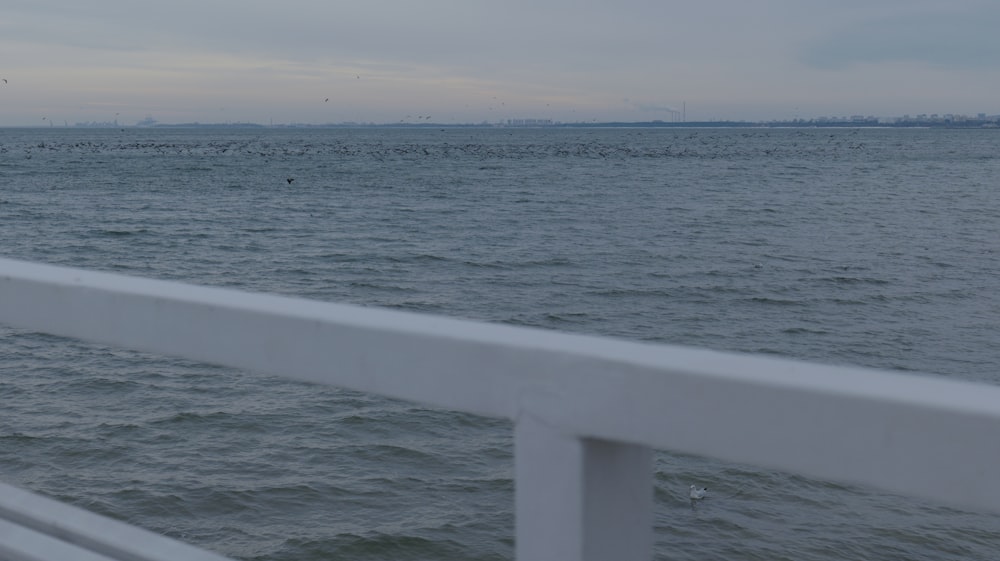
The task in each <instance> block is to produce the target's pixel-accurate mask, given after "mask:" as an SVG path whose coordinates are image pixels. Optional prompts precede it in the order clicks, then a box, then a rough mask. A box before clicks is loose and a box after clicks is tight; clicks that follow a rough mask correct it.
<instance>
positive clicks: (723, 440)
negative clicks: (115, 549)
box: [0, 259, 1000, 561]
mask: <svg viewBox="0 0 1000 561" xmlns="http://www.w3.org/2000/svg"><path fill="white" fill-rule="evenodd" d="M0 322H2V323H5V324H9V325H14V326H21V327H26V328H30V329H35V330H39V331H44V332H47V333H53V334H57V335H64V336H69V337H77V338H81V339H89V340H93V341H99V342H104V343H108V344H113V345H119V346H123V347H129V348H133V349H139V350H146V351H152V352H157V353H162V354H167V355H175V356H181V357H185V358H188V359H193V360H198V361H204V362H209V363H214V364H220V365H226V366H231V367H236V368H240V369H245V370H249V371H257V372H265V373H270V374H277V375H282V376H287V377H290V378H294V379H298V380H305V381H310V382H317V383H322V384H329V385H334V386H339V387H343V388H350V389H354V390H359V391H364V392H371V393H374V394H379V395H384V396H388V397H393V398H399V399H405V400H411V401H417V402H421V403H425V404H429V405H433V406H437V407H442V408H447V409H454V410H460V411H466V412H469V413H475V414H479V415H487V416H492V417H502V418H506V419H510V420H512V421H513V422H514V423H515V447H514V448H515V449H514V455H515V477H516V484H515V505H516V506H515V508H516V554H517V558H518V559H519V560H520V561H528V560H538V561H551V560H554V559H559V560H587V561H596V560H606V559H616V560H628V559H635V560H638V559H648V558H649V557H650V556H651V543H652V452H651V450H653V449H662V450H671V451H675V452H681V453H688V454H696V455H702V456H707V457H712V458H717V459H721V460H728V461H734V462H741V463H749V464H756V465H759V466H763V467H768V468H775V469H780V470H786V471H791V472H796V473H799V474H803V475H807V476H811V477H815V478H820V479H826V480H833V481H841V482H849V483H857V484H863V485H870V486H874V487H878V488H882V489H885V490H888V491H893V492H898V493H903V494H908V495H912V496H918V497H924V498H929V499H932V500H938V501H942V502H945V503H949V504H956V505H962V506H966V507H972V508H980V509H986V510H991V511H996V510H1000V445H998V440H997V438H998V435H1000V387H996V386H989V385H983V384H974V383H970V382H962V381H955V380H947V379H942V378H935V377H925V376H912V375H901V374H896V373H889V372H882V371H875V370H866V369H859V368H842V367H832V366H821V365H817V364H808V363H803V362H796V361H791V360H782V359H775V358H766V357H759V356H746V355H739V354H729V353H720V352H711V351H704V350H694V349H689V348H678V347H671V346H664V345H651V344H641V343H634V342H626V341H620V340H613V339H608V338H598V337H589V336H580V335H568V334H562V333H556V332H551V331H544V330H535V329H525V328H515V327H510V326H502V325H493V324H483V323H474V322H468V321H461V320H454V319H445V318H440V317H432V316H425V315H417V314H411V313H404V312H396V311H387V310H381V309H371V308H362V307H355V306H346V305H337V304H329V303H321V302H313V301H307V300H301V299H293V298H286V297H279V296H272V295H261V294H249V293H244V292H238V291H234V290H224V289H218V288H207V287H199V286H190V285H184V284H180V283H174V282H164V281H155V280H146V279H137V278H129V277H124V276H120V275H112V274H106V273H97V272H91V271H82V270H76V269H67V268H59V267H52V266H46V265H38V264H30V263H24V262H19V261H10V260H4V259H0ZM0 494H6V491H4V490H0ZM14 506H16V505H14ZM65 508H69V507H65ZM12 512H13V513H14V514H12ZM16 512H17V510H16V508H14V507H12V506H11V505H10V504H9V502H7V501H5V502H4V504H3V505H2V506H0V519H5V520H7V521H12V522H14V523H20V524H22V525H26V526H28V527H30V528H31V529H33V530H39V529H44V527H45V524H40V523H38V522H37V518H38V517H42V518H44V517H46V516H50V515H49V514H46V513H49V512H53V513H54V512H55V511H50V510H46V509H42V510H41V511H39V512H40V513H41V514H38V515H37V516H35V517H34V518H31V517H30V516H28V515H26V514H21V515H18V514H16ZM74 512H76V511H75V510H74ZM19 516H20V518H18V517H19ZM55 516H56V515H55V514H52V515H51V516H50V517H55ZM92 516H93V515H92ZM29 519H30V520H29ZM95 519H96V518H95ZM26 520H27V522H26ZM33 520H34V522H33ZM101 520H104V519H101ZM109 522H110V521H109ZM57 526H58V524H57ZM60 527H61V526H60ZM80 531H81V532H83V530H80ZM128 531H136V532H141V531H140V530H135V529H130V530H128ZM122 532H124V533H123V534H122V536H125V533H127V531H125V530H122ZM57 534H58V533H57ZM74 535H75V534H74ZM116 535H117V534H116ZM2 536H3V531H2V528H0V542H2V541H3V537H2ZM57 537H58V535H57ZM64 537H65V536H64ZM88 539H89V538H88ZM128 540H129V537H128V536H125V537H122V538H121V539H120V540H119V541H122V542H128ZM74 543H80V541H79V540H78V541H75V542H74ZM165 543H166V542H165ZM164 547H166V546H164ZM185 547H186V546H185ZM151 550H155V548H144V549H143V552H144V554H145V555H146V556H145V557H137V556H134V555H133V556H122V557H118V558H128V559H149V560H160V559H163V560H165V559H171V558H181V557H177V556H176V555H168V554H164V555H162V556H156V555H158V554H157V553H155V551H153V552H151ZM100 551H105V550H100ZM0 553H2V550H0ZM130 555H131V554H130ZM205 555H210V554H205ZM0 556H2V555H0ZM182 557H183V556H182ZM188 557H189V558H190V556H188ZM35 558H43V559H44V558H51V559H57V558H59V557H58V556H56V555H52V556H49V557H35ZM209 558H216V559H217V557H206V558H205V559H209Z"/></svg>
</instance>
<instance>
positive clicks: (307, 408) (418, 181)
mask: <svg viewBox="0 0 1000 561" xmlns="http://www.w3.org/2000/svg"><path fill="white" fill-rule="evenodd" d="M288 179H292V180H293V181H291V182H289V181H288ZM998 187H1000V133H998V131H996V130H925V129H921V130H913V129H906V130H903V129H861V130H847V129H599V128H592V129H585V128H579V129H577V128H574V129H458V128H449V129H445V130H439V129H437V128H422V129H391V128H386V129H382V128H378V129H229V128H226V129H221V128H220V129H207V128H206V129H133V128H127V129H100V130H87V129H0V254H2V255H3V256H6V257H14V258H19V259H27V260H32V261H39V262H45V263H52V264H59V265H68V266H74V267H85V268H91V269H98V270H105V271H112V272H118V273H125V274H131V275H140V276H146V277H153V278H162V279H175V280H181V281H185V282H192V283H199V284H207V285H216V286H226V287H234V288H240V289H247V290H252V291H266V292H274V293H280V294H286V295H294V296H301V297H305V298H311V299H317V300H325V301H335V302H349V303H356V304H362V305H366V306H381V307H389V308H398V309H406V310H412V311H419V312H427V313H433V314H443V315H448V316H456V317H462V318H471V319H476V320H483V321H488V322H499V323H508V324H516V325H529V326H536V327H542V328H550V329H558V330H563V331H568V332H578V333H588V334H599V335H606V336H613V337H619V338H625V339H632V340H640V341H651V342H665V343H672V344H683V345H695V346H699V347H708V348H712V349H720V350H731V351H743V352H751V353H768V354H772V355H779V356H785V357H793V358H798V359H808V360H813V361H818V362H823V363H833V364H848V365H860V366H869V367H878V368H886V369H893V370H903V371H915V372H927V373H931V374H932V375H937V376H945V377H951V378H960V379H969V380H976V381H981V382H986V383H990V384H998V383H1000V370H998V367H1000V253H998V252H1000V189H998ZM0 334H2V338H0V407H2V414H0V480H3V481H6V482H8V483H12V484H15V485H19V486H22V487H25V488H27V489H30V490H34V491H37V492H41V493H44V494H46V495H49V496H53V497H55V498H58V499H60V500H63V501H66V502H69V503H72V504H75V505H78V506H81V507H83V508H86V509H90V510H92V511H95V512H98V513H102V514H106V515H109V516H112V517H115V518H119V519H122V520H126V521H128V522H130V523H133V524H137V525H140V526H142V527H145V528H148V529H151V530H154V531H156V532H160V533H163V534H166V535H169V536H172V537H176V538H179V539H182V540H184V541H187V542H190V543H193V544H195V545H198V546H201V547H205V548H208V549H211V550H214V551H217V552H219V553H222V554H225V555H229V556H232V557H236V558H240V559H247V560H260V561H263V560H268V561H272V560H273V561H278V560H282V561H283V560H289V561H291V560H300V561H310V560H331V559H345V560H401V559H408V560H417V559H420V560H423V559H426V560H442V561H447V560H504V559H512V557H513V513H512V509H513V481H512V456H511V427H510V426H509V425H508V424H507V423H506V422H503V421H498V420H492V419H484V418H480V417H475V416H470V415H465V414H456V413H452V412H447V411H439V410H433V409H428V408H425V407H422V406H420V405H416V404H409V403H401V402H395V401H388V400H385V399H382V398H379V397H374V396H369V395H363V394H358V393H354V392H348V391H343V390H338V389H335V388H319V387H315V386H310V385H305V384H300V383H296V382H291V381H287V380H284V379H281V378H277V377H267V376H260V375H255V374H249V373H244V372H240V371H234V370H230V369H224V368H219V367H214V366H209V365H204V364H197V363H192V362H188V361H184V360H178V359H173V358H164V357H159V356H152V355H148V354H144V353H139V352H133V351H129V350H124V349H118V348H109V347H105V346H99V345H92V344H87V343H82V342H78V341H73V340H68V339H63V338H59V337H54V336H48V335H43V334H38V333H33V332H29V331H25V330H20V329H14V328H9V327H0ZM719 415H723V416H724V415H725V412H724V411H720V412H719ZM678 430H692V431H696V430H697V427H678ZM760 438H762V439H766V438H768V435H766V434H762V435H760ZM998 442H1000V440H998ZM998 445H1000V444H998ZM928 446H933V442H928ZM956 461H961V459H958V458H956ZM997 468H998V469H1000V466H997ZM946 477H948V474H946V473H945V474H942V478H946ZM691 483H698V484H701V485H707V486H708V487H709V488H710V489H711V491H712V497H711V499H710V500H706V501H704V502H703V503H701V504H700V505H699V506H698V507H697V508H695V509H692V508H691V506H690V504H689V502H688V501H687V498H686V497H687V488H688V485H689V484H691ZM655 485H656V488H655V497H656V518H655V523H656V528H655V531H656V539H657V543H656V558H657V559H671V560H674V559H676V560H685V559H692V560H694V559H697V560H706V559H709V560H711V559H719V560H734V561H742V560H768V561H773V560H796V561H806V560H817V561H818V560H833V559H838V560H839V559H898V560H954V559H982V560H992V559H995V558H996V556H997V552H998V551H1000V517H998V516H996V515H991V514H985V513H976V512H968V511H963V510H960V509H955V508H953V507H948V506H943V505H937V504H932V503H927V502H923V501H918V500H914V499H909V498H903V497H898V496H893V495H887V494H884V493H880V492H877V491H873V490H871V489H864V488H856V487H851V486H844V485H839V484H834V483H829V482H822V481H816V480H811V479H807V478H802V477H798V476H795V475H790V474H786V473H781V472H774V471H769V470H762V469H756V468H754V467H752V466H745V465H734V464H726V463H719V462H715V461H712V460H708V459H702V458H692V457H686V456H680V455H675V454H670V453H661V454H659V455H658V457H657V460H656V475H655Z"/></svg>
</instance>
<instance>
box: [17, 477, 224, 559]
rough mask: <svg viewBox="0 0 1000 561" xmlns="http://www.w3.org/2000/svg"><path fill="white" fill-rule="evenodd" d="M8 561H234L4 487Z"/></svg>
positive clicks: (31, 494) (25, 492) (78, 509)
mask: <svg viewBox="0 0 1000 561" xmlns="http://www.w3.org/2000/svg"><path fill="white" fill-rule="evenodd" d="M18 552H19V553H18ZM69 553H73V555H70V554H69ZM19 555H20V556H21V557H18V556H19ZM32 555H34V556H36V557H31V556H32ZM8 558H12V559H18V558H24V559H32V558H35V559H43V560H48V561H71V560H72V561H90V560H92V559H93V560H95V561H96V560H98V559H100V560H103V559H117V560H122V561H125V560H127V561H177V560H179V559H183V560H185V561H228V558H226V557H222V556H220V555H217V554H214V553H210V552H208V551H205V550H202V549H198V548H196V547H193V546H190V545H188V544H185V543H181V542H179V541H176V540H172V539H169V538H166V537H163V536H161V535H159V534H155V533H153V532H149V531H146V530H143V529H141V528H136V527H134V526H130V525H128V524H125V523H122V522H119V521H117V520H112V519H110V518H107V517H104V516H100V515H97V514H94V513H92V512H87V511H86V510H83V509H80V508H76V507H73V506H70V505H67V504H63V503H60V502H59V501H55V500H52V499H49V498H46V497H42V496H41V495H37V494H34V493H30V492H28V491H25V490H23V489H18V488H17V487H13V486H11V485H7V484H4V483H0V559H4V560H6V559H8Z"/></svg>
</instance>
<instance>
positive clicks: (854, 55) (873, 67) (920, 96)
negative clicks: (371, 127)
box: [0, 0, 1000, 126]
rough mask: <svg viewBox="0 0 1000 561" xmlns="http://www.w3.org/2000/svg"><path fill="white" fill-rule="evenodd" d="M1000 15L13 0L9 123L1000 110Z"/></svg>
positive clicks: (851, 2)
mask: <svg viewBox="0 0 1000 561" xmlns="http://www.w3.org/2000/svg"><path fill="white" fill-rule="evenodd" d="M998 23H1000V5H997V4H995V3H991V2H988V1H986V0H959V1H956V2H951V3H948V4H941V3H939V2H931V1H926V0H916V1H910V0H866V1H865V2H861V1H856V0H847V1H845V2H840V3H835V4H834V3H826V2H818V1H815V0H806V1H793V0H770V1H761V2H753V3H748V2H738V1H737V0H714V1H709V2H703V3H699V4H692V5H684V6H679V5H672V4H667V3H659V2H653V1H651V0H626V1H624V2H618V3H614V4H613V5H612V4H608V5H605V4H604V3H598V2H590V1H585V2H579V1H572V2H571V1H569V0H550V1H548V2H544V3H541V4H537V3H528V2H526V1H524V0H514V1H513V2H507V3H503V4H497V5H493V4H485V3H482V4H479V3H469V2H460V1H458V0H430V1H428V2H423V3H419V4H418V3H413V2H403V1H401V0H373V1H371V2H366V3H364V4H361V3H345V2H319V1H317V0H286V1H285V2H283V3H281V4H280V5H275V4H272V3H264V2H249V3H244V4H241V5H240V6H239V7H238V9H236V8H233V7H232V5H228V4H227V5H225V6H222V5H218V4H216V3H205V2H197V3H196V2H193V1H191V0H177V1H176V2H172V3H170V4H142V5H137V4H134V3H128V2H124V1H123V0H95V1H94V2H88V3H86V5H84V4H82V3H75V2H69V1H68V0H11V2H9V3H8V5H7V6H5V9H4V19H3V21H2V22H0V53H2V54H0V78H2V79H4V80H6V82H0V126H38V125H42V126H44V125H46V124H47V122H54V123H55V124H57V125H58V124H61V123H68V124H71V125H72V124H74V123H77V122H113V121H115V120H117V121H118V122H119V123H122V124H134V123H136V122H138V121H140V120H141V119H144V118H145V117H147V116H152V117H153V118H154V119H156V120H158V121H160V122H164V123H187V122H204V123H226V122H231V123H232V122H252V123H264V124H266V123H270V122H275V123H301V124H327V123H342V122H350V121H353V122H373V123H398V122H404V123H406V122H409V123H417V122H425V121H431V122H436V123H442V124H459V123H480V122H484V121H486V122H497V121H503V120H506V119H552V120H554V121H561V122H588V121H599V122H614V121H632V122H641V121H653V120H664V121H672V120H679V119H680V118H681V115H682V113H686V120H688V121H709V120H732V121H768V120H792V119H795V118H805V119H809V118H816V117H820V116H829V117H843V116H849V115H855V114H860V115H866V116H867V115H873V116H879V117H883V116H900V115H903V114H911V115H915V114H932V113H938V114H946V113H954V114H966V115H970V116H975V115H976V114H978V113H987V114H997V113H1000V100H998V99H997V97H996V92H997V91H1000V72H997V70H998V68H997V67H998V66H1000V56H998V55H1000V37H998V36H997V34H996V33H994V32H993V31H994V30H995V29H996V28H997V27H998V25H997V24H998ZM428 117H430V118H429V119H428Z"/></svg>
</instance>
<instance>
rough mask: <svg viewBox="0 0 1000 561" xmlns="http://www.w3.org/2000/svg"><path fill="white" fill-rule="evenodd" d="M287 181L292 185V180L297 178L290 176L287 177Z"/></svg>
mask: <svg viewBox="0 0 1000 561" xmlns="http://www.w3.org/2000/svg"><path fill="white" fill-rule="evenodd" d="M285 181H287V182H288V184H289V185H291V184H292V181H295V178H294V177H289V178H288V179H286V180H285Z"/></svg>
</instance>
